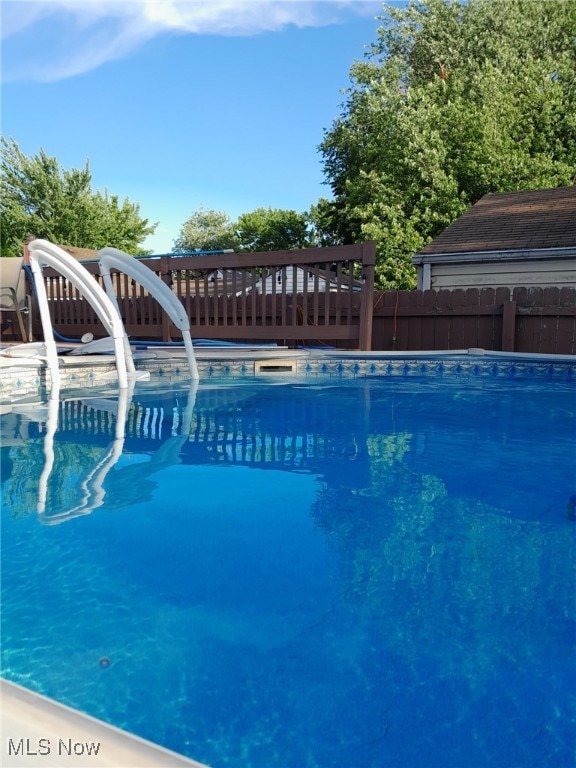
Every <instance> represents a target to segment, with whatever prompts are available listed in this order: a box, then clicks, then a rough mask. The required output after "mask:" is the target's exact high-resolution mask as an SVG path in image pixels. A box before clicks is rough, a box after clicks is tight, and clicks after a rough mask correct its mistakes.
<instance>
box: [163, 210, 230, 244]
mask: <svg viewBox="0 0 576 768" xmlns="http://www.w3.org/2000/svg"><path fill="white" fill-rule="evenodd" d="M239 244H240V240H239V238H238V235H237V233H236V226H235V224H234V222H233V221H232V220H231V219H230V217H229V216H228V214H227V213H223V212H222V211H214V210H212V209H209V210H206V209H204V208H200V209H199V210H197V211H195V212H194V213H193V214H192V215H191V216H190V217H189V218H188V219H186V221H185V222H184V224H183V225H182V229H181V230H180V234H179V235H178V237H177V238H176V240H175V241H174V246H173V249H172V250H173V251H175V252H182V251H219V250H225V249H228V248H232V250H238V247H239Z"/></svg>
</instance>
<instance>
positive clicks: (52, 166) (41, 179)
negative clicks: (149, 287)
mask: <svg viewBox="0 0 576 768" xmlns="http://www.w3.org/2000/svg"><path fill="white" fill-rule="evenodd" d="M0 155H1V165H0V174H1V175H0V191H1V200H0V223H1V228H0V238H1V239H0V243H1V249H2V255H3V256H16V255H18V254H19V253H21V251H22V244H23V242H24V241H25V240H26V238H27V237H29V236H34V237H42V238H45V239H47V240H50V241H52V242H55V243H58V244H59V245H74V246H78V247H81V248H96V249H97V248H103V247H104V246H107V245H110V246H113V247H116V248H120V249H121V250H124V251H128V252H131V253H143V251H142V248H141V245H142V243H143V242H144V240H145V239H146V237H147V236H148V235H150V234H152V233H153V232H154V230H155V229H156V224H152V225H150V224H149V223H148V219H143V218H141V216H140V212H139V211H140V208H139V206H138V205H137V204H135V203H131V202H130V201H129V200H128V199H125V200H124V202H122V203H120V201H119V198H118V197H117V196H116V195H108V192H104V193H101V192H93V191H92V189H91V186H90V185H91V180H92V177H91V174H90V169H89V165H88V163H86V166H85V167H84V168H82V169H77V168H73V169H72V170H71V171H68V170H65V169H61V168H60V166H59V164H58V161H57V160H56V158H55V157H49V156H48V155H47V154H46V153H45V152H44V151H43V150H40V152H39V153H38V154H37V155H34V156H32V157H27V156H26V155H24V153H23V152H22V151H21V150H20V148H19V146H18V144H17V143H16V141H14V139H9V140H7V139H5V138H2V140H1V145H0Z"/></svg>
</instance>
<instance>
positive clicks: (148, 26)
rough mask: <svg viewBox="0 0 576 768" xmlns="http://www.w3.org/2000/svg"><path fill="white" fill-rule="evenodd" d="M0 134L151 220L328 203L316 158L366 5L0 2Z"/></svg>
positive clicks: (166, 229) (367, 14)
mask: <svg viewBox="0 0 576 768" xmlns="http://www.w3.org/2000/svg"><path fill="white" fill-rule="evenodd" d="M0 8H1V12H2V37H3V40H2V81H3V84H2V134H3V135H4V136H5V137H7V138H13V139H15V140H16V141H17V142H18V144H19V145H20V148H21V149H22V151H23V152H24V153H25V154H27V155H32V154H36V153H37V152H38V151H39V150H40V149H41V148H42V149H43V150H44V151H45V152H46V153H47V154H48V155H50V156H55V157H56V158H57V159H58V162H59V164H60V165H61V167H63V168H66V169H71V168H82V167H84V165H85V163H86V161H88V162H89V164H90V170H91V173H92V186H93V189H94V190H96V189H99V190H101V191H104V190H105V189H107V190H108V192H109V193H110V194H115V195H118V196H119V197H120V199H121V200H123V199H124V198H126V197H128V198H129V199H130V200H131V201H132V202H134V203H139V205H140V213H141V215H142V216H144V217H146V218H148V219H150V221H151V222H156V221H158V222H159V224H158V227H157V229H156V234H155V235H154V236H152V237H151V238H149V240H148V241H147V243H146V247H147V248H150V249H151V250H153V251H154V252H155V253H163V252H167V251H170V250H171V249H172V246H173V241H174V239H175V238H176V237H177V236H178V233H179V231H180V228H181V226H182V224H183V223H184V221H185V220H186V219H187V218H188V217H189V216H190V215H191V214H192V213H193V212H194V211H196V210H198V209H199V208H206V209H210V208H211V209H215V210H219V211H224V212H226V213H227V214H228V215H229V216H230V217H231V218H232V219H235V218H236V217H237V216H239V215H240V214H241V213H247V212H249V211H253V210H254V209H255V208H258V207H265V208H268V207H271V208H287V209H294V210H296V211H304V210H307V209H308V208H309V207H310V205H311V204H313V203H315V202H316V201H317V200H318V198H319V197H330V188H329V187H328V186H327V185H325V184H323V181H324V177H323V173H322V164H321V156H320V154H319V153H318V150H317V147H318V144H319V143H320V142H321V141H322V138H323V133H324V131H325V130H327V129H329V128H330V127H331V125H332V121H333V120H334V119H335V118H337V117H338V115H339V113H340V109H341V105H342V103H343V101H344V99H345V96H344V95H343V94H342V89H345V88H347V87H348V86H349V84H350V79H349V71H350V67H351V65H352V64H353V62H354V61H356V60H361V59H362V58H363V56H364V53H365V51H366V49H367V47H368V46H369V45H370V44H371V43H373V42H375V41H376V40H377V28H378V23H379V22H378V21H377V19H376V17H377V16H378V15H379V14H380V13H381V12H382V3H380V2H359V1H358V0H341V1H340V2H331V1H330V0H318V1H317V2H304V1H303V0H285V1H284V2H280V1H278V0H275V1H274V2H270V1H269V0H252V1H251V2H242V0H234V1H230V0H228V1H224V2H223V1H221V0H212V1H211V2H207V1H205V2H190V0H124V2H117V1H116V0H98V1H97V2H94V1H93V0H40V1H38V2H36V1H33V0H16V2H11V1H9V0H1V2H0Z"/></svg>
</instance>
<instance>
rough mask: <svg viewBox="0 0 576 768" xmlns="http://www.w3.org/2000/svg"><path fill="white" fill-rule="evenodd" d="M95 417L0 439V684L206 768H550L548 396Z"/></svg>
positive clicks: (334, 396) (560, 462)
mask: <svg viewBox="0 0 576 768" xmlns="http://www.w3.org/2000/svg"><path fill="white" fill-rule="evenodd" d="M114 410H115V402H114V397H113V396H107V397H105V398H104V397H103V398H101V399H100V400H96V401H92V402H89V401H88V400H86V399H85V400H77V401H68V402H65V403H62V404H61V405H60V407H59V410H58V412H57V418H58V424H57V429H56V432H55V434H54V435H53V445H52V438H51V437H50V428H51V427H52V428H54V426H55V423H54V419H53V414H52V418H51V419H48V416H47V413H46V412H45V411H43V412H37V410H36V411H35V410H34V409H29V410H28V411H26V409H23V408H20V409H19V411H16V412H13V413H11V414H7V415H4V416H3V426H2V449H1V451H2V674H3V675H4V676H5V677H6V678H8V679H10V680H13V681H15V682H17V683H20V684H22V685H25V686H27V687H29V688H31V689H33V690H36V691H39V692H41V693H43V694H45V695H48V696H50V697H53V698H55V699H57V700H59V701H61V702H64V703H65V704H68V705H71V706H73V707H77V708H79V709H81V710H83V711H85V712H88V713H89V714H91V715H94V716H96V717H99V718H102V719H104V720H106V721H108V722H110V723H113V724H115V725H117V726H119V727H121V728H125V729H127V730H129V731H131V732H133V733H136V734H138V735H140V736H143V737H145V738H147V739H151V740H153V741H155V742H157V743H160V744H162V745H164V746H166V747H168V748H170V749H173V750H176V751H178V752H182V753H184V754H187V755H189V756H191V757H193V758H195V759H197V760H200V761H203V762H205V763H208V764H210V765H214V766H238V767H241V768H275V767H276V766H277V767H278V768H280V767H281V768H331V767H332V766H334V767H336V766H338V767H339V768H340V766H351V767H352V768H422V766H426V767H427V768H435V767H437V768H464V767H465V768H500V767H502V768H504V766H506V767H507V768H531V766H534V767H536V766H538V768H543V767H548V766H558V767H559V768H567V767H568V766H571V765H573V764H574V734H575V722H574V719H575V712H576V706H575V705H576V695H575V694H576V686H575V667H574V660H575V659H574V651H575V640H576V637H575V626H576V625H575V618H576V616H575V604H576V599H575V597H576V596H575V588H574V587H575V585H574V562H575V554H576V547H575V534H576V519H575V518H576V476H575V475H576V472H575V468H576V448H575V435H576V398H575V393H574V386H573V384H570V383H569V382H552V383H548V382H543V383H540V382H532V383H527V382H525V381H513V380H509V381H499V382H490V381H478V382H474V381H466V382H458V381H456V382H447V381H445V382H439V381H427V380H425V379H423V380H419V379H417V378H414V379H411V380H407V379H401V380H396V381H394V380H390V379H379V378H373V379H370V378H365V379H362V380H348V381H347V380H329V381H321V380H310V381H298V380H292V381H287V380H281V379H279V380H274V381H273V382H272V383H270V384H266V383H262V382H258V381H257V380H250V381H246V382H241V381H236V382H235V383H233V384H232V385H229V386H224V385H222V386H217V383H215V382H209V383H208V384H203V383H202V384H201V386H200V388H199V390H198V391H197V392H195V391H194V390H188V389H181V390H172V391H166V392H160V391H157V392H155V391H153V390H151V389H137V390H136V392H135V393H134V396H133V398H132V400H131V402H129V403H128V414H127V419H126V431H125V435H124V436H123V437H122V436H120V439H118V437H117V439H116V442H115V441H114V440H115V430H116V417H115V415H114ZM183 431H184V433H185V434H184V435H183V434H182V432H183ZM47 434H48V437H47ZM50 450H53V456H54V463H53V465H52V467H51V469H50V467H49V464H47V463H46V459H47V456H48V457H49V455H50ZM48 470H50V471H48ZM43 472H44V480H43V481H42V482H44V481H45V486H44V487H45V495H46V507H45V508H42V507H41V506H40V507H39V506H38V501H39V493H40V494H41V491H39V488H40V486H41V485H42V482H40V477H41V475H42V473H43ZM82 504H84V506H83V507H82ZM78 507H80V509H78ZM75 508H76V509H75Z"/></svg>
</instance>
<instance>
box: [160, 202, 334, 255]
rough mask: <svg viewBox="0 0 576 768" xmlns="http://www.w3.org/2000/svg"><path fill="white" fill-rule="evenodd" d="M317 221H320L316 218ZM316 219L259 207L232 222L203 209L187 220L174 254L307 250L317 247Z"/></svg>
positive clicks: (225, 216)
mask: <svg viewBox="0 0 576 768" xmlns="http://www.w3.org/2000/svg"><path fill="white" fill-rule="evenodd" d="M317 220H318V221H320V219H319V218H318V217H317ZM315 221H316V219H314V218H313V216H312V214H309V213H297V212H296V211H291V210H284V209H280V208H257V209H256V210H254V211H251V212H250V213H243V214H241V215H240V216H239V218H238V220H237V221H235V222H234V221H232V220H231V219H230V217H229V216H228V214H226V213H224V212H222V211H214V210H205V209H203V208H201V209H200V210H198V211H195V212H194V213H193V214H192V215H191V216H190V218H188V219H187V220H186V221H185V222H184V225H183V226H182V229H181V230H180V234H179V236H178V238H177V239H176V240H175V241H174V247H173V250H174V251H195V250H202V251H212V250H220V249H225V248H232V249H233V250H235V251H246V252H251V251H280V250H290V249H295V248H307V247H309V246H312V245H315V244H316V239H315V238H316V237H321V236H322V237H326V238H328V237H329V235H326V236H324V235H320V234H318V235H317V234H316V233H317V229H316V225H315Z"/></svg>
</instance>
